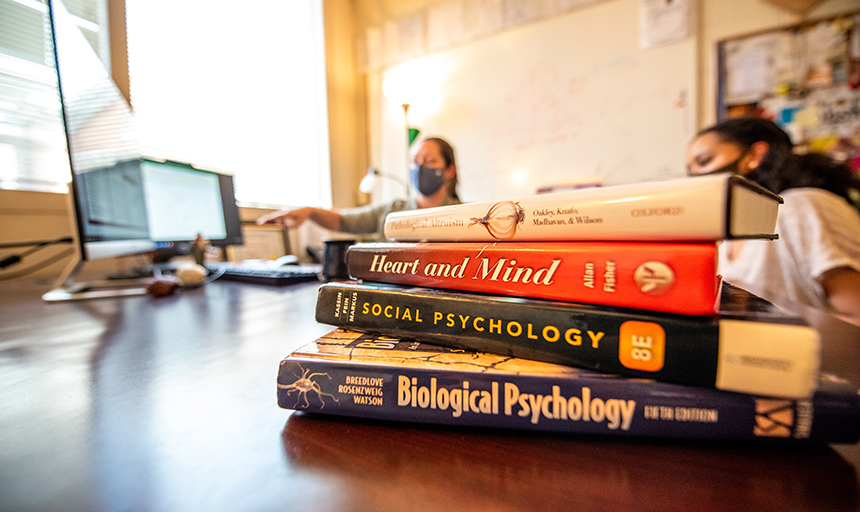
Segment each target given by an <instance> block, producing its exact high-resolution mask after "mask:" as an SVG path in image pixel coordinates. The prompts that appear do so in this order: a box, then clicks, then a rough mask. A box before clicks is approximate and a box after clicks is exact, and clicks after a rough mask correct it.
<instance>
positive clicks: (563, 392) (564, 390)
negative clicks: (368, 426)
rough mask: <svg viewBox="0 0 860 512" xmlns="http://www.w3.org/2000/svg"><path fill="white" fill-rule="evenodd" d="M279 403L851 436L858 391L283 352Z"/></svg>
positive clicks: (421, 419)
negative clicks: (524, 372)
mask: <svg viewBox="0 0 860 512" xmlns="http://www.w3.org/2000/svg"><path fill="white" fill-rule="evenodd" d="M277 394H278V404H279V405H280V407H282V408H285V409H294V410H302V411H310V412H319V413H326V414H334V415H341V416H350V417H360V418H370V419H381V420H393V421H405V422H417V423H434V424H443V425H455V426H470V427H492V428H506V429H517V430H535V431H550V432H566V433H583V434H605V435H618V436H648V437H665V438H690V439H760V438H780V439H808V440H815V441H824V442H833V443H843V442H844V443H853V442H856V441H857V430H858V428H857V425H858V421H860V420H858V410H860V408H858V397H857V396H856V395H855V394H851V393H846V394H828V393H823V392H817V393H816V394H815V395H814V396H813V397H812V399H811V400H789V399H773V398H757V397H755V396H753V395H746V394H741V393H727V392H722V391H718V390H711V389H705V388H695V387H688V386H676V385H673V384H666V383H661V382H657V381H651V380H630V379H621V378H619V379H565V378H553V377H540V376H521V375H510V374H497V373H478V372H474V371H458V370H446V371H439V370H433V369H424V368H420V367H415V368H401V367H397V368H392V367H385V366H382V365H377V364H354V363H353V364H350V363H348V362H338V361H319V360H307V359H302V358H300V357H297V358H287V359H285V360H284V361H282V362H281V366H280V369H279V372H278V390H277Z"/></svg>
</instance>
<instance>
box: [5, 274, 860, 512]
mask: <svg viewBox="0 0 860 512" xmlns="http://www.w3.org/2000/svg"><path fill="white" fill-rule="evenodd" d="M318 286H319V283H318V282H308V283H303V284H297V285H295V286H289V287H284V288H273V287H266V286H259V285H252V284H246V283H237V282H222V281H215V282H213V283H210V284H207V285H205V286H203V287H200V288H196V289H189V290H184V291H181V292H179V293H177V294H175V295H172V296H168V297H162V298H153V297H149V296H144V297H124V298H111V299H102V300H92V301H80V302H61V303H46V302H44V301H42V300H41V294H42V293H44V292H45V291H46V290H47V288H48V286H39V285H34V284H32V283H26V282H23V281H22V282H17V281H12V282H6V283H2V286H0V432H2V435H0V461H2V464H0V511H17V512H26V511H114V510H116V511H119V510H123V511H126V510H128V511H137V510H140V511H171V510H176V511H188V510H206V511H225V512H226V511H231V512H232V511H275V510H296V511H302V512H313V511H323V510H324V511H332V510H342V511H349V510H355V511H365V510H368V511H370V510H373V511H395V510H398V511H399V510H421V511H431V512H432V511H437V510H438V511H450V510H458V511H460V510H482V511H487V510H502V511H517V510H528V511H534V510H540V511H550V510H565V511H567V510H653V511H691V510H696V511H705V510H755V511H759V512H760V511H786V510H798V511H799V510H803V511H810V510H813V511H814V510H821V511H825V510H826V511H848V510H851V511H856V510H858V509H860V476H858V468H860V445H816V444H797V443H794V444H783V443H768V442H761V443H759V442H757V443H734V442H702V441H676V440H651V439H627V438H623V439H622V438H618V437H605V436H594V435H592V436H579V435H559V434H545V433H527V432H518V431H502V430H486V429H476V428H454V427H440V426H428V425H419V424H405V423H393V422H377V421H368V420H356V419H348V418H338V417H330V416H325V415H314V414H305V413H297V412H292V411H288V410H284V409H280V408H279V407H278V406H277V403H276V375H277V372H278V365H279V362H280V360H281V359H282V358H283V357H284V356H286V355H287V354H288V353H289V352H291V351H292V350H294V349H296V348H298V347H300V346H302V345H305V344H307V343H309V342H311V341H313V340H315V339H317V338H318V337H319V336H321V335H323V334H325V333H327V332H329V331H330V330H331V327H330V326H327V325H320V324H317V323H316V322H315V321H314V307H315V301H316V294H317V288H318ZM820 325H821V327H820V330H821V332H822V338H823V340H824V342H825V351H824V357H823V362H824V366H825V369H828V370H831V371H833V372H834V373H837V374H840V375H842V376H844V377H847V378H849V379H851V380H852V381H854V382H855V383H857V382H858V381H860V364H858V361H860V358H858V352H860V335H858V332H860V329H857V328H855V327H853V326H849V325H847V324H842V323H840V322H835V321H830V320H829V319H822V320H821V324H820Z"/></svg>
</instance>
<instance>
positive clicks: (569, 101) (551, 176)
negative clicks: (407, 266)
mask: <svg viewBox="0 0 860 512" xmlns="http://www.w3.org/2000/svg"><path fill="white" fill-rule="evenodd" d="M639 7H640V1H639V0H613V1H606V2H600V3H598V4H595V5H592V6H590V7H587V8H583V9H580V10H576V11H574V12H571V13H569V14H566V15H563V16H558V17H556V18H553V19H550V20H547V21H542V22H539V23H534V24H530V25H525V26H522V27H519V28H517V29H514V30H509V31H505V32H503V33H500V34H498V35H495V36H493V37H490V38H486V39H483V40H479V41H477V42H473V43H470V44H468V45H465V46H462V47H459V48H455V49H452V50H448V51H444V52H439V53H436V54H432V55H428V56H425V57H422V58H420V59H416V60H413V61H411V62H410V63H409V64H408V66H409V67H411V69H413V70H414V71H412V72H411V73H410V75H409V78H410V79H411V80H412V82H411V84H412V85H413V86H415V87H417V86H418V85H421V84H423V83H426V82H432V83H431V84H430V87H429V89H430V90H431V91H432V93H433V94H435V95H436V96H437V97H436V98H435V101H430V102H428V103H430V105H429V108H427V107H426V106H425V104H424V103H423V102H422V101H416V102H413V104H412V107H411V108H410V110H409V122H410V124H411V125H412V126H415V127H417V128H419V129H420V130H421V136H430V135H439V136H442V137H444V138H446V139H448V140H449V141H450V142H451V143H452V144H453V145H454V147H455V150H456V152H457V160H458V166H457V167H458V172H459V181H460V196H461V198H462V199H463V200H464V201H489V200H495V199H500V198H506V197H507V198H510V197H521V196H526V195H532V194H534V193H536V192H537V191H538V190H546V189H547V188H549V189H564V188H565V187H568V186H571V184H577V183H583V184H586V185H592V184H602V185H604V186H608V185H615V184H622V183H635V182H644V181H657V180H663V179H668V178H674V177H680V176H683V175H684V172H685V171H684V150H685V148H686V146H687V144H688V143H689V141H690V139H691V137H692V136H693V134H694V130H695V126H694V111H695V104H696V103H695V98H694V94H695V55H696V46H695V42H694V38H693V37H692V36H690V37H683V38H681V39H679V40H677V41H672V42H670V43H667V44H659V45H647V44H643V43H642V41H640V35H641V31H640V16H639V13H640V8H639ZM406 68H407V66H403V69H404V70H405V69H406ZM400 71H401V70H400V69H398V68H395V69H392V70H391V71H390V72H389V73H387V74H386V76H384V77H383V78H387V76H390V75H391V74H394V73H398V72H400ZM382 103H385V100H384V98H383V99H382ZM402 130H403V114H402V111H401V110H400V109H399V108H398V107H397V106H396V105H391V104H389V105H388V107H387V113H384V115H383V119H382V137H383V139H384V140H393V141H395V142H397V143H398V144H394V145H392V147H391V148H389V149H388V150H387V151H388V154H387V155H386V156H384V157H383V158H386V157H387V159H388V162H390V163H391V167H392V169H393V168H396V167H397V165H398V164H400V165H401V166H402V164H401V162H403V161H404V160H403V159H404V153H403V152H402V150H399V149H398V148H400V147H401V145H400V144H399V142H400V141H401V140H402V136H401V135H400V134H402ZM398 150H399V151H400V152H398ZM383 151H386V149H385V148H384V149H383Z"/></svg>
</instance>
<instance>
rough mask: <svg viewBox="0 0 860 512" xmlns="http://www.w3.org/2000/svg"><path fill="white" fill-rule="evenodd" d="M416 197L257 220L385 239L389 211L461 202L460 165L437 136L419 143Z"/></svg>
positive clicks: (414, 174)
mask: <svg viewBox="0 0 860 512" xmlns="http://www.w3.org/2000/svg"><path fill="white" fill-rule="evenodd" d="M410 179H411V181H412V186H413V187H414V189H415V194H414V197H412V198H410V199H408V200H407V199H397V200H394V201H391V202H387V203H380V204H372V205H367V206H361V207H358V208H345V209H337V210H327V209H324V208H314V207H310V206H306V207H303V208H295V209H291V210H281V211H277V212H273V213H270V214H268V215H264V216H262V217H260V218H259V219H257V224H265V223H279V224H283V225H284V226H287V227H290V228H294V227H297V226H299V225H301V224H302V223H303V222H304V221H306V220H311V221H313V222H315V223H316V224H319V225H320V226H322V227H324V228H326V229H329V230H332V231H339V232H343V233H353V234H364V235H371V236H372V237H373V238H374V239H376V240H384V239H385V237H384V235H383V227H384V225H385V216H386V215H388V214H389V213H390V212H396V211H403V210H415V209H418V208H431V207H434V206H446V205H451V204H459V203H460V198H459V196H458V195H457V164H456V161H455V158H454V148H452V147H451V145H450V144H449V143H448V142H447V141H445V140H444V139H441V138H438V137H430V138H426V139H424V140H423V141H421V143H420V144H419V146H418V150H417V151H416V152H415V156H414V157H413V165H412V168H411V169H410Z"/></svg>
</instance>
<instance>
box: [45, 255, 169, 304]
mask: <svg viewBox="0 0 860 512" xmlns="http://www.w3.org/2000/svg"><path fill="white" fill-rule="evenodd" d="M84 263H86V262H85V261H84V260H82V259H80V258H77V259H75V260H74V261H72V262H71V263H70V264H69V266H68V267H66V270H64V271H63V273H62V274H60V277H59V279H57V282H56V284H55V285H54V289H52V290H51V291H49V292H47V293H45V294H44V295H42V300H44V301H46V302H60V301H67V300H89V299H106V298H112V297H134V296H140V295H146V293H147V287H148V286H149V285H150V284H151V283H152V281H153V279H152V278H151V277H147V278H140V279H106V280H101V281H84V282H79V283H76V282H75V277H76V276H77V274H78V272H80V271H81V269H82V268H83V266H84Z"/></svg>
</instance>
